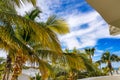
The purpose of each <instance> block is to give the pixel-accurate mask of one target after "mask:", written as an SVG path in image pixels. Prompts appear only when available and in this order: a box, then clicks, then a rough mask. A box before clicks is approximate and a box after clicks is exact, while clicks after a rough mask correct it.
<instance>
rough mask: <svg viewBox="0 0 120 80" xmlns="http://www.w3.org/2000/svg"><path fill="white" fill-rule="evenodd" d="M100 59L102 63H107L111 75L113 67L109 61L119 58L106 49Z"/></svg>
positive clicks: (119, 59) (115, 60)
mask: <svg viewBox="0 0 120 80" xmlns="http://www.w3.org/2000/svg"><path fill="white" fill-rule="evenodd" d="M101 60H102V61H103V62H104V63H107V67H108V68H109V71H110V73H111V75H112V70H113V67H112V64H111V63H112V62H118V61H120V58H119V57H118V56H117V55H115V54H110V52H108V51H106V52H105V53H103V55H102V57H101Z"/></svg>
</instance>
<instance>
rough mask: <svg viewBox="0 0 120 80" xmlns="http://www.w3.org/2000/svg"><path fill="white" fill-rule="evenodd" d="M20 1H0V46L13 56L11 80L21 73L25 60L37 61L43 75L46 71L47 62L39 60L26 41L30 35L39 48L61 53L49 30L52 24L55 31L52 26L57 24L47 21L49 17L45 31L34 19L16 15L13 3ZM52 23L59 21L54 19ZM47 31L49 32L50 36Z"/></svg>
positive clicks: (56, 40) (18, 3)
mask: <svg viewBox="0 0 120 80" xmlns="http://www.w3.org/2000/svg"><path fill="white" fill-rule="evenodd" d="M20 1H22V0H14V1H10V0H4V1H3V0H2V1H0V7H1V9H0V23H1V24H0V43H1V45H0V48H1V49H4V50H5V51H7V52H8V54H10V56H14V57H12V58H13V59H12V62H13V63H12V64H13V66H14V67H13V77H12V80H16V79H17V77H18V75H19V74H20V73H21V69H22V65H23V64H24V63H25V62H26V61H27V60H31V61H32V62H37V63H38V64H40V65H41V66H40V67H39V68H40V70H41V73H42V74H44V77H46V75H45V73H48V71H47V70H48V69H46V68H45V67H48V66H49V64H47V63H46V62H44V61H43V60H41V59H40V58H39V57H38V56H37V55H36V52H35V50H34V49H33V47H31V46H30V42H29V43H27V42H26V41H27V40H28V41H29V37H30V40H31V41H32V42H35V44H39V45H41V49H49V50H53V51H55V52H57V51H58V52H59V53H58V54H60V53H62V50H61V48H60V45H59V41H58V39H57V38H56V35H55V34H53V32H52V31H49V29H50V28H49V27H50V26H53V27H52V29H55V30H56V31H57V29H56V28H54V26H57V25H52V24H51V23H49V21H50V19H51V18H49V20H48V21H47V24H50V26H48V28H47V31H46V29H45V28H43V26H42V25H41V26H40V24H38V23H36V22H35V21H32V20H28V19H26V18H24V17H22V16H19V15H17V13H16V11H15V8H14V5H13V3H14V2H15V3H16V4H17V5H18V6H19V5H20ZM28 1H31V2H32V3H33V4H34V3H35V0H28ZM54 23H61V22H59V21H56V20H55V22H54ZM41 24H42V23H41ZM62 25H63V24H62ZM62 25H60V26H62ZM64 25H66V24H64ZM57 27H58V26H57ZM18 28H19V29H21V31H22V32H23V33H22V37H24V39H26V40H22V38H20V35H19V34H18V33H17V29H18ZM66 29H67V28H66ZM48 32H50V33H51V34H52V36H51V35H50V34H49V33H48ZM60 32H61V31H60ZM28 34H29V36H28ZM5 78H6V77H5ZM6 80H7V79H6Z"/></svg>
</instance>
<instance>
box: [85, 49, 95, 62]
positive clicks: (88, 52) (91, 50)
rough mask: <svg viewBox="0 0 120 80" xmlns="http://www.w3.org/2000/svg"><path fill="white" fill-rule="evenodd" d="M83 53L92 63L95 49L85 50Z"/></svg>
mask: <svg viewBox="0 0 120 80" xmlns="http://www.w3.org/2000/svg"><path fill="white" fill-rule="evenodd" d="M85 52H86V54H87V55H88V57H89V59H90V61H91V62H92V56H94V52H95V48H86V49H85Z"/></svg>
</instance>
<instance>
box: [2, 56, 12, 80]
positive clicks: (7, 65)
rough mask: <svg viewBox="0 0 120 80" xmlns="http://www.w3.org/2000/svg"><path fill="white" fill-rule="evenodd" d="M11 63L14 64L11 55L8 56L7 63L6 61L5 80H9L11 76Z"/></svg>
mask: <svg viewBox="0 0 120 80" xmlns="http://www.w3.org/2000/svg"><path fill="white" fill-rule="evenodd" d="M11 63H12V59H11V57H10V56H9V55H7V61H6V68H5V71H4V76H3V80H8V79H9V74H10V70H11V67H12V66H11Z"/></svg>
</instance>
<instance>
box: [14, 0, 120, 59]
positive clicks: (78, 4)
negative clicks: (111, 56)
mask: <svg viewBox="0 0 120 80" xmlns="http://www.w3.org/2000/svg"><path fill="white" fill-rule="evenodd" d="M37 5H38V6H39V7H40V8H41V10H42V11H43V13H42V14H40V16H41V20H43V21H45V20H46V19H47V17H48V16H50V15H53V14H55V15H57V16H59V17H61V18H64V19H65V20H66V21H67V23H68V25H69V26H70V33H68V34H66V35H59V40H60V42H61V46H62V48H63V49H65V48H69V49H73V48H74V47H76V48H77V49H83V48H86V47H95V48H96V52H95V56H94V57H93V59H94V60H95V61H96V60H98V59H100V56H101V54H102V53H103V52H104V51H106V50H109V51H110V52H111V53H115V54H117V55H120V54H119V53H120V35H117V36H111V35H109V27H108V24H107V23H106V22H105V21H104V20H103V19H102V17H101V16H100V15H99V13H97V12H96V11H95V10H94V9H93V8H92V7H91V6H90V5H88V4H87V2H86V0H38V2H37ZM32 7H33V6H32V5H31V4H27V5H23V6H22V8H21V9H19V8H16V9H17V11H18V12H19V14H20V15H24V12H25V11H29V10H30V9H31V8H32Z"/></svg>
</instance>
